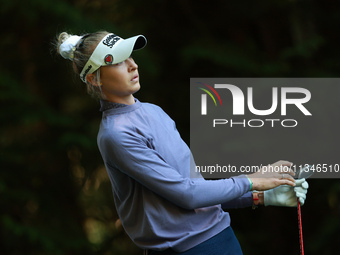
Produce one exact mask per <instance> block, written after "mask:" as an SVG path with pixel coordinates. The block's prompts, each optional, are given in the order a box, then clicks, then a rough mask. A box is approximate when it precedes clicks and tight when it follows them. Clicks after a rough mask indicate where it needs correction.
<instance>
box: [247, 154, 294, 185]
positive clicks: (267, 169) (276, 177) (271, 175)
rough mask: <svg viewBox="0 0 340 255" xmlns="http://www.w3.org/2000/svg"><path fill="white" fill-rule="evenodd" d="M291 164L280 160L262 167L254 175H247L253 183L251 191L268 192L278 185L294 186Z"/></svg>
mask: <svg viewBox="0 0 340 255" xmlns="http://www.w3.org/2000/svg"><path fill="white" fill-rule="evenodd" d="M292 164H293V163H291V162H289V161H285V160H280V161H277V162H275V163H274V164H271V165H268V166H264V167H262V168H261V169H260V170H259V171H258V172H256V173H253V174H249V175H247V176H248V177H249V178H250V180H251V181H252V182H253V187H252V190H258V191H262V190H268V189H273V188H275V187H277V186H280V185H290V186H295V180H294V178H293V176H294V175H295V173H294V171H293V170H292V169H291V166H292Z"/></svg>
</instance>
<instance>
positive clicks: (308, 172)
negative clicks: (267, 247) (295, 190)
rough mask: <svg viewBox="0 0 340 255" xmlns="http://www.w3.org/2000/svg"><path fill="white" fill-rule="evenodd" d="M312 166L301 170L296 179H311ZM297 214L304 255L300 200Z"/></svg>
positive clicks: (301, 247) (301, 252) (301, 248)
mask: <svg viewBox="0 0 340 255" xmlns="http://www.w3.org/2000/svg"><path fill="white" fill-rule="evenodd" d="M310 168H311V166H310V165H306V166H304V167H302V168H300V169H299V170H298V171H297V173H296V175H295V176H296V177H295V178H296V179H301V178H305V179H307V178H309V177H311V176H312V175H313V173H314V172H313V171H311V170H310ZM297 213H298V228H299V237H300V238H299V239H300V254H301V255H304V254H305V251H304V247H303V234H302V220H301V205H300V201H299V199H297Z"/></svg>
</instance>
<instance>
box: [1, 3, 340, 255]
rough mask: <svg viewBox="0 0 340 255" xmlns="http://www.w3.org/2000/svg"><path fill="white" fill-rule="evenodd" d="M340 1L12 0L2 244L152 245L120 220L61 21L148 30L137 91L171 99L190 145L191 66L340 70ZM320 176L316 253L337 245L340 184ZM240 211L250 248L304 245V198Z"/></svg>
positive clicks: (313, 194)
mask: <svg viewBox="0 0 340 255" xmlns="http://www.w3.org/2000/svg"><path fill="white" fill-rule="evenodd" d="M339 7H340V6H339V3H338V2H337V1H334V0H324V1H321V0H318V1H317V0H314V1H312V0H308V1H307V0H304V1H303V0H289V1H288V0H284V1H283V0H278V1H269V0H259V1H250V0H246V1H191V0H190V1H185V0H172V1H170V0H168V1H161V0H157V1H156V0H151V1H136V0H131V1H125V0H111V1H106V0H105V1H99V0H69V1H66V0H54V1H51V0H29V1H22V0H21V1H19V0H1V2H0V12H1V16H0V19H1V40H0V49H1V61H0V67H1V68H0V85H1V93H0V98H1V111H0V117H1V129H0V130H1V131H0V160H1V165H0V235H1V238H0V253H1V254H11V255H12V254H13V255H14V254H27V255H29V254H34V255H36V254H82V255H85V254H100V255H101V254H103V255H109V254H115V255H116V254H117V255H118V254H132V255H133V254H141V251H140V250H139V249H138V248H136V247H135V245H134V244H132V242H131V241H130V240H129V238H128V237H127V236H126V234H125V233H124V231H123V229H122V227H121V224H120V222H119V220H118V217H117V214H116V211H115V209H114V206H113V198H112V193H111V187H110V183H109V181H108V178H107V176H106V173H105V170H104V169H103V165H102V159H101V157H100V154H99V152H98V149H97V145H96V134H97V130H98V125H99V122H100V118H101V115H100V113H99V111H98V109H99V104H98V102H96V101H95V100H93V99H91V98H90V97H89V96H88V95H86V93H85V88H84V85H83V84H82V83H81V82H80V80H79V78H78V77H77V76H75V75H73V73H72V70H71V65H70V63H69V61H66V60H64V59H62V58H61V57H60V56H58V55H57V54H56V53H55V51H53V50H51V49H52V45H51V41H53V40H54V38H55V37H56V35H57V34H58V33H59V32H62V31H68V32H70V33H74V34H82V33H87V32H94V31H97V30H101V29H105V30H108V31H110V32H115V33H116V34H118V35H120V36H122V37H129V36H133V35H136V34H144V35H145V36H146V37H147V39H148V45H147V47H146V48H145V49H143V50H142V51H140V52H138V53H136V54H135V55H134V58H135V60H136V62H137V63H138V64H139V72H140V80H141V84H142V90H141V91H140V92H138V93H137V94H136V97H138V98H139V99H140V100H141V101H148V102H152V103H155V104H157V105H160V106H161V107H162V108H163V109H164V110H165V111H166V112H167V113H168V114H169V115H170V116H171V117H172V118H173V119H174V120H175V121H176V123H177V128H178V130H179V131H180V133H181V134H182V137H183V139H184V140H185V141H186V142H187V143H188V144H189V130H190V129H189V122H190V121H189V119H190V118H189V101H190V100H189V98H190V95H189V81H190V77H338V76H339V74H340V69H339V64H338V60H339V56H340V52H339V49H338V47H339V42H340V40H339V36H338V33H339V25H340V8H339ZM333 117H338V116H337V115H335V116H333ZM334 135H335V136H336V135H337V134H334ZM324 153H328V152H327V150H325V151H324ZM310 186H311V188H310V189H309V193H308V199H307V202H306V205H305V206H304V207H303V216H302V217H303V226H304V239H305V250H306V254H336V253H337V252H338V251H339V249H340V217H339V216H340V214H339V210H340V206H339V192H340V183H339V181H338V180H324V179H323V180H310ZM230 213H231V217H232V226H233V228H234V230H235V232H236V235H237V236H238V238H239V241H240V243H241V245H242V247H243V250H244V253H245V254H298V253H299V243H298V229H297V215H296V209H295V208H259V209H258V210H256V211H252V210H251V209H250V208H246V209H239V210H232V211H231V212H230Z"/></svg>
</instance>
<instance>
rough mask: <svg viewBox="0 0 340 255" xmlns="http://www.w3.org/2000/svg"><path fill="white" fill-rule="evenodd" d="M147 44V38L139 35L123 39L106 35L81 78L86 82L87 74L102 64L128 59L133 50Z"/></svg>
mask: <svg viewBox="0 0 340 255" xmlns="http://www.w3.org/2000/svg"><path fill="white" fill-rule="evenodd" d="M145 45H146V38H145V37H144V36H143V35H137V36H134V37H130V38H128V39H123V38H121V37H119V36H118V35H115V34H108V35H106V36H105V37H104V38H103V39H102V40H101V41H100V42H99V43H98V45H97V47H96V48H95V50H94V51H93V53H92V55H91V57H90V59H89V60H88V61H87V63H86V65H85V66H84V68H83V70H82V71H81V73H80V79H81V80H82V81H83V82H85V83H86V76H87V75H88V74H91V73H93V72H95V71H96V70H97V69H98V68H100V67H101V66H107V65H113V64H117V63H120V62H123V61H124V60H126V59H128V58H129V57H130V56H131V53H132V51H134V50H140V49H142V48H144V46H145Z"/></svg>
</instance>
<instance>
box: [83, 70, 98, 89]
mask: <svg viewBox="0 0 340 255" xmlns="http://www.w3.org/2000/svg"><path fill="white" fill-rule="evenodd" d="M86 80H87V82H89V83H91V84H92V85H93V86H100V84H98V82H97V77H96V74H94V73H90V74H88V75H86Z"/></svg>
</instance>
